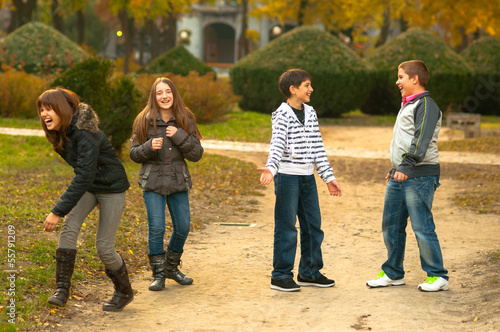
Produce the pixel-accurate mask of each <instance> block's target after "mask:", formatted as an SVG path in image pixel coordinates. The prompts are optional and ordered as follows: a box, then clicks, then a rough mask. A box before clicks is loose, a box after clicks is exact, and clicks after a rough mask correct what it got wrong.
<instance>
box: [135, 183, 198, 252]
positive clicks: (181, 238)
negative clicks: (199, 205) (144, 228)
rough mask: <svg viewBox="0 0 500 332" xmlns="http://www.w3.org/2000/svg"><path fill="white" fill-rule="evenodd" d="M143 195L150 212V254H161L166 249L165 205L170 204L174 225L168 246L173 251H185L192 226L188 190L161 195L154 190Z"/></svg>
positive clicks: (148, 212) (144, 192)
mask: <svg viewBox="0 0 500 332" xmlns="http://www.w3.org/2000/svg"><path fill="white" fill-rule="evenodd" d="M142 195H143V197H144V203H145V204H146V211H147V214H148V225H149V255H159V254H162V253H163V252H164V251H165V249H164V244H163V237H164V236H165V205H168V210H169V212H170V217H171V218H172V227H173V232H172V235H171V236H170V241H169V243H168V248H169V249H170V250H171V251H173V252H183V251H184V244H185V243H186V239H187V236H188V234H189V231H190V228H191V212H190V209H189V196H188V192H187V191H181V192H178V193H174V194H170V195H160V194H157V193H155V192H152V191H143V192H142Z"/></svg>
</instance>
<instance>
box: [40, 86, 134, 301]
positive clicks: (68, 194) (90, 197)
mask: <svg viewBox="0 0 500 332" xmlns="http://www.w3.org/2000/svg"><path fill="white" fill-rule="evenodd" d="M37 110H38V116H39V117H40V122H41V125H42V128H43V130H44V131H45V137H46V138H47V140H48V141H49V142H50V143H51V144H52V145H53V146H54V149H55V151H56V152H57V153H58V154H59V155H60V156H61V157H62V158H63V159H64V160H65V161H66V162H67V163H68V164H69V165H70V166H72V167H73V168H74V171H75V177H74V178H73V180H72V181H71V184H70V185H69V186H68V188H67V189H66V191H65V192H64V193H63V194H62V196H61V197H60V198H59V200H58V201H57V203H56V206H55V207H54V208H53V209H52V211H51V212H50V214H49V215H48V217H47V218H46V219H45V222H44V223H43V224H44V226H45V230H46V231H48V232H51V231H53V230H54V228H55V227H56V225H57V224H58V223H59V221H61V219H62V218H63V217H65V218H64V223H63V225H62V227H61V234H60V237H59V245H58V248H57V250H56V283H57V290H56V291H55V293H54V295H53V296H51V297H49V299H48V302H49V303H51V304H55V305H57V306H65V305H66V302H67V301H68V296H69V290H70V286H71V276H72V274H73V270H74V267H75V257H76V244H77V237H78V233H79V232H80V228H81V226H82V223H83V221H84V220H85V218H86V217H87V216H88V214H89V213H90V212H91V211H92V210H93V209H94V208H95V207H96V206H98V207H99V209H100V213H99V225H98V227H97V235H96V247H97V254H98V255H99V258H100V259H101V260H102V262H103V263H104V266H105V267H106V274H107V276H108V277H109V278H110V279H111V280H112V281H113V283H114V285H115V292H114V294H113V298H112V299H111V300H109V301H107V302H105V303H104V304H103V310H104V311H120V310H122V309H123V308H124V307H125V306H126V305H127V304H128V303H130V302H131V301H132V299H133V297H134V295H133V292H132V286H131V285H130V281H129V277H128V272H127V268H126V266H125V262H124V261H123V259H122V258H121V257H120V256H119V255H118V254H117V253H116V251H115V250H114V246H115V238H116V232H117V230H118V225H119V223H120V218H121V215H122V212H123V208H124V206H125V191H126V190H127V189H128V188H129V186H130V184H129V182H128V179H127V174H126V173H125V169H124V168H123V165H122V164H121V162H120V160H119V159H118V157H117V155H116V152H115V150H114V149H113V147H112V146H111V144H110V143H109V140H108V138H107V137H106V136H105V135H104V133H103V132H102V131H100V130H99V119H98V117H97V114H96V113H95V112H94V111H93V110H92V108H91V107H90V106H89V105H87V104H84V103H80V101H79V98H78V96H77V95H76V94H75V93H74V92H72V91H69V90H66V89H62V88H55V89H51V90H47V91H45V92H44V93H43V94H41V95H40V97H38V100H37Z"/></svg>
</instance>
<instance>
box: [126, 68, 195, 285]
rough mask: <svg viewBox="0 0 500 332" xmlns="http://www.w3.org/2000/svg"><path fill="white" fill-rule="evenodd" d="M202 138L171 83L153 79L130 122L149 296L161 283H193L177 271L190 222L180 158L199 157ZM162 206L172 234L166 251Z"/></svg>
mask: <svg viewBox="0 0 500 332" xmlns="http://www.w3.org/2000/svg"><path fill="white" fill-rule="evenodd" d="M200 139H201V134H200V132H199V130H198V127H197V126H196V121H195V116H194V114H193V113H192V112H191V111H190V110H189V109H188V108H187V107H186V105H184V102H183V101H182V99H181V97H180V95H179V92H178V91H177V89H176V87H175V85H174V83H173V82H172V81H171V80H169V79H168V78H158V79H157V80H156V81H155V82H154V84H153V86H152V87H151V92H150V94H149V100H148V104H147V105H146V107H145V108H144V110H143V111H142V112H141V113H139V115H138V116H137V118H136V119H135V121H134V127H133V136H132V144H131V147H130V158H131V159H132V160H133V161H135V162H136V163H141V164H142V167H141V171H140V173H139V185H140V186H141V188H142V190H143V196H144V202H145V204H146V210H147V214H148V224H149V241H148V243H149V261H150V264H151V268H152V270H153V277H154V281H153V283H152V284H151V285H150V286H149V290H151V291H159V290H162V289H163V288H165V278H169V279H173V280H175V281H176V282H177V283H179V284H181V285H190V284H192V283H193V279H191V278H189V277H187V276H185V275H184V274H183V273H181V272H180V271H179V269H178V266H179V265H180V259H181V255H182V253H183V251H184V243H185V242H186V238H187V236H188V233H189V230H190V225H191V217H190V209H189V198H188V191H189V189H191V186H192V183H191V175H190V174H189V171H188V167H187V164H186V161H185V159H187V160H189V161H193V162H194V161H198V160H200V159H201V156H202V155H203V148H202V146H201V143H200ZM165 205H168V209H169V211H170V216H171V218H172V225H173V232H172V235H171V237H170V241H169V243H168V248H167V252H165V249H164V244H163V237H164V234H165Z"/></svg>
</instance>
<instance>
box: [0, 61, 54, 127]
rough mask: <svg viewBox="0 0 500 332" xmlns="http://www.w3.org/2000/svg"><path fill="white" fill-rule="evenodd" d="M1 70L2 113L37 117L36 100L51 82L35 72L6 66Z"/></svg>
mask: <svg viewBox="0 0 500 332" xmlns="http://www.w3.org/2000/svg"><path fill="white" fill-rule="evenodd" d="M4 70H5V72H0V115H1V116H4V117H36V116H37V113H36V100H37V98H38V96H39V95H40V94H42V92H44V91H45V90H47V89H48V88H49V86H50V82H49V81H48V80H46V79H44V78H41V77H38V76H36V75H34V74H27V73H25V72H19V71H16V70H13V69H8V68H4Z"/></svg>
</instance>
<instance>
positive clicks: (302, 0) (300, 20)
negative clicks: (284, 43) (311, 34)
mask: <svg viewBox="0 0 500 332" xmlns="http://www.w3.org/2000/svg"><path fill="white" fill-rule="evenodd" d="M307 5H308V0H300V4H299V13H298V15H297V25H298V26H301V25H304V17H305V11H306V9H307Z"/></svg>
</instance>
